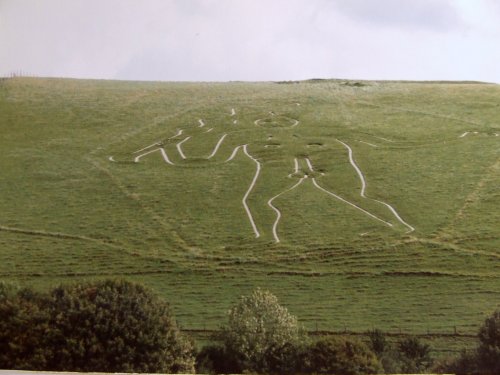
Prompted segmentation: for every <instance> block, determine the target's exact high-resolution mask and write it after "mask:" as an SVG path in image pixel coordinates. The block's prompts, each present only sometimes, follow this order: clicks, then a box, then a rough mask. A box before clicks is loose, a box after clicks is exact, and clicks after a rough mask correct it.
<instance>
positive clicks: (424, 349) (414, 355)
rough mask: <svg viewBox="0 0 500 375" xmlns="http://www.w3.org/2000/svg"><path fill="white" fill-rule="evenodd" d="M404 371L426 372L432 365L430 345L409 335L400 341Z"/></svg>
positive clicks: (399, 346)
mask: <svg viewBox="0 0 500 375" xmlns="http://www.w3.org/2000/svg"><path fill="white" fill-rule="evenodd" d="M398 348H399V351H400V353H401V361H402V371H403V372H404V373H422V372H426V371H427V370H428V369H429V368H430V367H431V365H432V358H431V355H430V346H429V345H427V344H424V343H422V342H420V340H419V339H418V338H416V337H408V338H406V339H404V340H402V341H400V342H399V343H398Z"/></svg>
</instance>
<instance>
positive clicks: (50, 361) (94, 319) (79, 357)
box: [0, 281, 194, 372]
mask: <svg viewBox="0 0 500 375" xmlns="http://www.w3.org/2000/svg"><path fill="white" fill-rule="evenodd" d="M0 314H1V315H0V316H1V317H2V319H1V320H0V326H1V328H2V329H1V334H0V335H1V336H0V348H1V349H3V350H2V354H1V355H0V367H3V368H15V369H33V370H56V371H84V372H91V371H99V372H192V370H193V367H194V358H193V355H192V351H193V349H192V345H191V343H190V342H188V341H186V339H184V338H183V337H182V336H181V335H180V332H179V330H178V329H177V327H176V325H175V322H174V321H173V318H172V316H171V314H170V310H169V307H168V304H167V303H165V302H164V301H162V300H160V299H158V298H157V297H156V296H155V295H153V294H152V293H151V292H150V291H149V290H147V289H145V288H144V287H142V286H140V285H137V284H132V283H130V282H125V281H100V282H95V283H86V284H78V285H74V286H60V287H58V288H55V289H54V290H53V291H52V292H51V293H50V294H49V295H39V294H36V293H33V292H32V291H29V290H22V291H20V292H19V293H17V294H16V295H15V296H14V297H13V298H12V297H11V298H3V299H2V300H0Z"/></svg>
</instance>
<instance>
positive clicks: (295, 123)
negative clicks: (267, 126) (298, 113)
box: [253, 118, 300, 128]
mask: <svg viewBox="0 0 500 375" xmlns="http://www.w3.org/2000/svg"><path fill="white" fill-rule="evenodd" d="M290 120H292V125H291V126H290V128H293V127H295V126H297V125H298V124H299V123H300V121H299V120H295V119H290ZM262 121H265V119H264V118H259V119H257V120H255V121H254V122H253V123H254V124H255V125H257V126H261V125H260V123H261V122H262Z"/></svg>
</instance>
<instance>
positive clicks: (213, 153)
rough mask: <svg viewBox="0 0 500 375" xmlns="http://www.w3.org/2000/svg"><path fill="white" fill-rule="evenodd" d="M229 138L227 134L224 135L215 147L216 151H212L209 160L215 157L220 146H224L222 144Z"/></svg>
mask: <svg viewBox="0 0 500 375" xmlns="http://www.w3.org/2000/svg"><path fill="white" fill-rule="evenodd" d="M226 136H227V133H226V134H224V135H223V136H222V137H221V138H220V139H219V142H217V144H216V145H215V148H214V150H213V151H212V153H211V154H210V155H209V156H208V158H207V159H211V158H212V157H214V156H215V154H216V153H217V151H218V150H219V147H220V145H221V144H222V142H223V141H224V138H226Z"/></svg>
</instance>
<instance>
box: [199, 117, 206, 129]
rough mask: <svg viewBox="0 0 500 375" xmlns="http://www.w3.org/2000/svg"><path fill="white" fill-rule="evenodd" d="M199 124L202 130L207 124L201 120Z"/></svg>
mask: <svg viewBox="0 0 500 375" xmlns="http://www.w3.org/2000/svg"><path fill="white" fill-rule="evenodd" d="M198 122H199V123H200V126H198V127H199V128H202V127H204V126H205V123H204V122H203V120H202V119H201V118H200V119H199V120H198Z"/></svg>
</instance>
